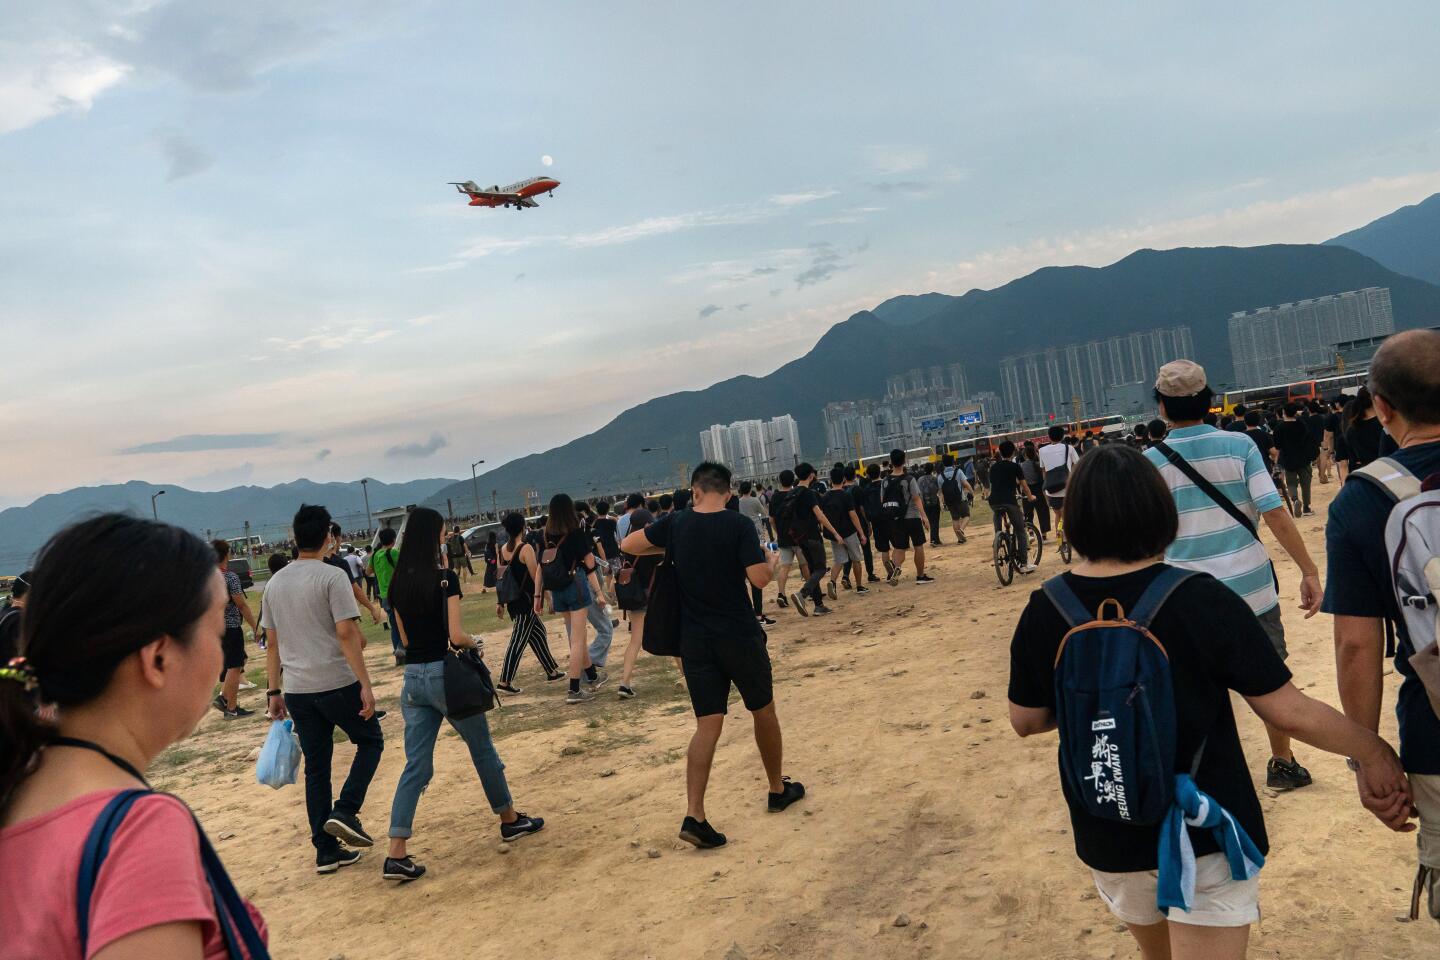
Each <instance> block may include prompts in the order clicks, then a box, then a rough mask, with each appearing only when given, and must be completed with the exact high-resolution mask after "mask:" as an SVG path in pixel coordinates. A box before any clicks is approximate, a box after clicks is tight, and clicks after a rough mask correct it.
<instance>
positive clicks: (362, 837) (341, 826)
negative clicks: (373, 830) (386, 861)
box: [325, 812, 375, 847]
mask: <svg viewBox="0 0 1440 960" xmlns="http://www.w3.org/2000/svg"><path fill="white" fill-rule="evenodd" d="M325 832H326V833H328V834H330V836H332V837H334V838H335V839H337V840H344V841H345V842H346V843H348V844H349V845H350V846H352V847H369V846H373V845H374V843H375V841H374V840H373V839H372V838H371V837H370V834H368V833H366V832H365V828H364V827H362V826H360V818H359V817H357V816H355V814H353V813H338V812H337V813H332V814H330V819H329V820H326V821H325Z"/></svg>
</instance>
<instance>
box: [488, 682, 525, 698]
mask: <svg viewBox="0 0 1440 960" xmlns="http://www.w3.org/2000/svg"><path fill="white" fill-rule="evenodd" d="M495 689H496V690H499V691H500V692H501V693H508V694H510V696H512V697H516V696H519V695H520V694H522V693H524V692H525V691H524V690H521V689H520V688H519V687H517V686H515V684H513V683H506V682H505V681H504V680H501V681H500V682H499V683H497V684H495Z"/></svg>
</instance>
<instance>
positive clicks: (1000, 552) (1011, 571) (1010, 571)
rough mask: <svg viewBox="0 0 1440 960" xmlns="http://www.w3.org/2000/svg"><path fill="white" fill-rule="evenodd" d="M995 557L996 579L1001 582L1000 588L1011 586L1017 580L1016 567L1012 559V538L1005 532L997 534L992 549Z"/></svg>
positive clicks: (999, 531) (997, 532)
mask: <svg viewBox="0 0 1440 960" xmlns="http://www.w3.org/2000/svg"><path fill="white" fill-rule="evenodd" d="M990 549H991V554H992V556H993V557H994V564H995V579H997V580H999V581H1000V586H1002V587H1008V586H1010V581H1011V580H1014V579H1015V565H1014V564H1013V563H1012V562H1011V559H1010V537H1009V535H1008V534H1006V533H1005V531H1003V530H998V531H996V533H995V543H994V545H993V546H992V547H991V548H990Z"/></svg>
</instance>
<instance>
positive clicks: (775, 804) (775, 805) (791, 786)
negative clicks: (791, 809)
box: [770, 777, 805, 813]
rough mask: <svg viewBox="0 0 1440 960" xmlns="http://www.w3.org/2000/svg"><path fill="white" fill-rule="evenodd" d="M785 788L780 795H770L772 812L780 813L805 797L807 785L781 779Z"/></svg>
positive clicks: (787, 778) (785, 778)
mask: <svg viewBox="0 0 1440 960" xmlns="http://www.w3.org/2000/svg"><path fill="white" fill-rule="evenodd" d="M780 781H781V783H783V784H784V788H783V789H782V790H781V791H780V792H779V793H772V794H770V812H771V813H779V812H780V811H781V810H784V809H785V808H786V807H788V806H790V804H792V803H794V802H795V801H796V800H799V799H800V798H801V797H803V796H805V784H803V783H797V782H795V781H793V780H791V779H790V778H789V777H781V778H780Z"/></svg>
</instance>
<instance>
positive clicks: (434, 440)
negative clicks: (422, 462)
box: [385, 433, 450, 460]
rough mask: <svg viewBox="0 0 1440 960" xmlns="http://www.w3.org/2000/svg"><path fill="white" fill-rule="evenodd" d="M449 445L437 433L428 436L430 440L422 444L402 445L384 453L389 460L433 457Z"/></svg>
mask: <svg viewBox="0 0 1440 960" xmlns="http://www.w3.org/2000/svg"><path fill="white" fill-rule="evenodd" d="M449 445H450V441H448V440H446V439H445V438H444V437H442V436H440V434H439V433H432V434H430V439H429V440H426V441H425V442H424V443H402V444H398V445H397V446H393V447H391V448H390V449H388V450H386V451H385V456H386V457H387V458H389V459H391V460H395V459H400V458H403V457H433V456H434V455H435V454H436V453H437V452H438V451H440V450H443V449H444V448H445V447H448V446H449Z"/></svg>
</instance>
